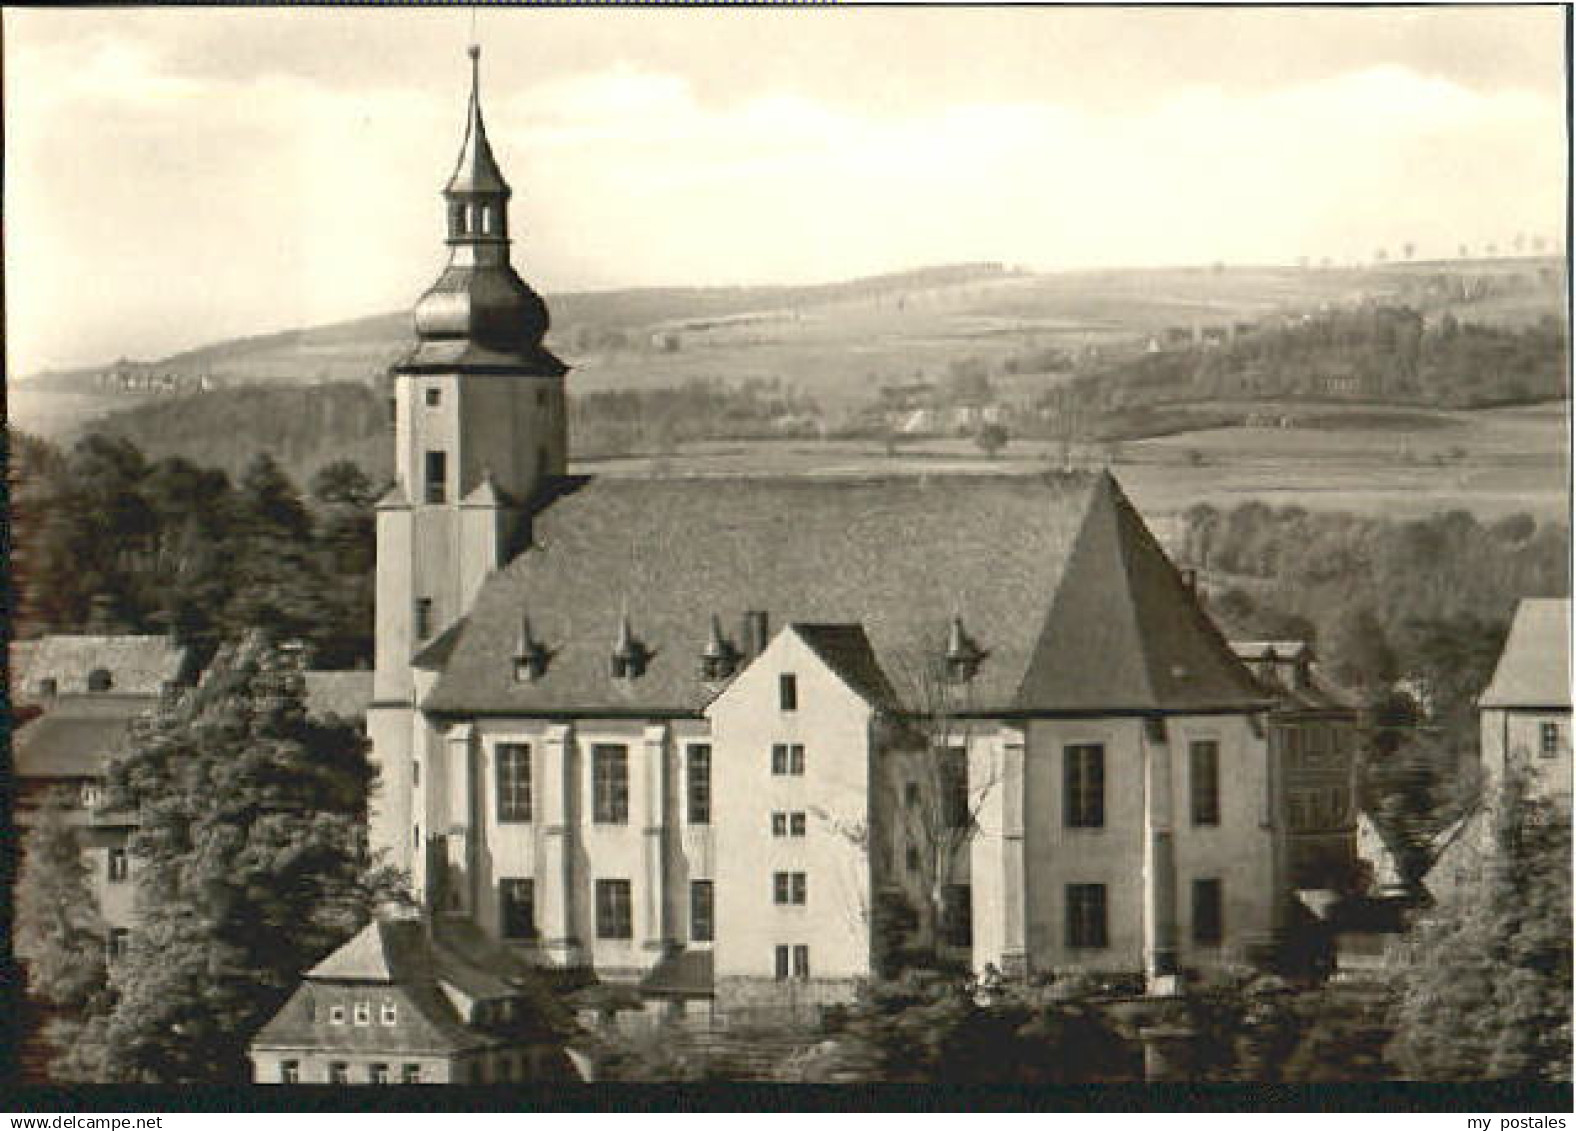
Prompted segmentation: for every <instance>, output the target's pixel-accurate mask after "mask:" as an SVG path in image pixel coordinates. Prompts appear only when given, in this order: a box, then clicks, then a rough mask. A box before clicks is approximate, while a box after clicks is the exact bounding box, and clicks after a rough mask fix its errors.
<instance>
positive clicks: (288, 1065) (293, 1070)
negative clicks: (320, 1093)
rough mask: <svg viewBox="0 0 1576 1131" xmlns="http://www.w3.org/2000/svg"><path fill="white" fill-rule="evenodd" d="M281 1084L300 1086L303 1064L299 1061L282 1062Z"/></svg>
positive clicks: (280, 1071)
mask: <svg viewBox="0 0 1576 1131" xmlns="http://www.w3.org/2000/svg"><path fill="white" fill-rule="evenodd" d="M279 1082H280V1083H281V1084H299V1083H300V1082H301V1062H300V1061H299V1060H281V1061H280V1062H279Z"/></svg>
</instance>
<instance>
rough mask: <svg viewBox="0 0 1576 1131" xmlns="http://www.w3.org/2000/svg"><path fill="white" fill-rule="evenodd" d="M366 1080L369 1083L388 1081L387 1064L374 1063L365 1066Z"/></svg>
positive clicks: (384, 1082)
mask: <svg viewBox="0 0 1576 1131" xmlns="http://www.w3.org/2000/svg"><path fill="white" fill-rule="evenodd" d="M367 1082H368V1083H370V1084H387V1083H388V1082H389V1066H388V1065H386V1064H374V1065H371V1066H370V1067H368V1068H367Z"/></svg>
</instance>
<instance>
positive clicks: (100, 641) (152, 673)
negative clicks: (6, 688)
mask: <svg viewBox="0 0 1576 1131" xmlns="http://www.w3.org/2000/svg"><path fill="white" fill-rule="evenodd" d="M189 655H190V654H189V650H188V649H187V648H185V647H184V646H182V645H179V644H177V643H175V641H173V640H172V639H170V638H169V637H168V636H132V635H128V634H113V635H104V634H89V633H81V634H76V633H73V634H66V633H57V634H54V635H50V636H44V637H40V638H39V639H37V640H32V641H29V642H27V644H26V645H25V646H19V645H12V647H11V682H12V685H13V686H14V687H15V688H17V690H18V692H19V693H20V694H19V697H21V696H27V697H32V696H34V695H35V694H36V692H37V686H38V683H39V681H40V680H43V679H53V680H54V681H55V683H56V686H57V692H58V693H59V694H62V695H66V694H71V693H75V692H81V691H87V690H88V675H89V673H91V672H93V671H95V670H99V669H102V670H104V671H107V672H109V674H110V678H111V690H112V691H113V692H114V693H115V694H117V695H143V696H156V695H158V694H160V692H162V691H163V689H164V685H165V684H167V683H178V682H180V681H181V680H182V679H184V678H185V677H186V676H187V674H188V673H187V663H188V659H189Z"/></svg>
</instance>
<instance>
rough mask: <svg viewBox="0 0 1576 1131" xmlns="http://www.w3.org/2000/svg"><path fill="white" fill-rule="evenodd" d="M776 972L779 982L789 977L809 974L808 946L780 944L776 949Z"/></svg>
mask: <svg viewBox="0 0 1576 1131" xmlns="http://www.w3.org/2000/svg"><path fill="white" fill-rule="evenodd" d="M774 957H775V959H776V963H775V966H776V972H777V980H778V981H779V982H782V981H786V980H787V979H789V978H808V977H809V976H810V948H809V947H807V946H780V947H778V948H777V949H776V952H775V955H774Z"/></svg>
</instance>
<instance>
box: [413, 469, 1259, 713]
mask: <svg viewBox="0 0 1576 1131" xmlns="http://www.w3.org/2000/svg"><path fill="white" fill-rule="evenodd" d="M532 533H533V541H534V545H533V546H532V547H531V548H530V549H528V550H527V551H525V552H524V553H522V554H521V555H520V556H519V557H517V558H516V559H515V560H514V561H513V562H511V563H509V564H508V565H507V566H505V567H504V568H503V569H501V570H499V571H497V572H496V573H494V574H493V575H492V576H491V577H489V578H488V580H487V582H486V583H485V584H484V585H483V587H482V589H481V592H480V593H479V594H478V596H477V599H476V602H475V604H474V606H473V607H472V609H471V612H470V615H469V616H468V618H467V619H466V621H465V623H464V625H463V627H462V628H461V629H460V630H459V634H458V639H457V640H456V641H455V643H454V645H453V649H452V652H451V653H450V655H449V656H448V658H447V661H446V663H445V665H444V668H443V671H442V673H441V675H440V677H439V679H438V682H437V685H436V687H435V688H434V689H433V692H432V693H431V695H430V696H429V697H428V698H427V700H426V702H425V703H424V706H425V707H426V709H428V710H430V711H434V712H438V713H445V714H455V715H465V714H520V715H531V714H544V713H545V714H553V713H563V714H597V713H600V714H644V715H650V714H658V713H668V714H698V713H699V711H700V710H701V709H702V708H703V707H704V705H705V704H706V703H707V702H709V701H710V699H711V698H712V697H713V695H714V694H715V692H716V687H715V685H714V684H711V685H708V684H707V683H706V682H705V681H704V680H703V679H702V673H701V667H700V656H701V653H702V651H703V649H704V648H705V645H706V640H707V637H708V634H709V631H710V624H711V618H712V617H713V616H718V617H720V618H721V619H722V621H723V623H724V625H737V624H738V623H739V622H740V620H741V619H742V617H743V615H744V613H745V612H746V611H748V610H752V609H759V610H765V611H766V612H767V613H768V615H769V616H770V618H771V620H772V621H773V622H774V623H775V624H784V623H809V624H823V625H845V626H846V625H858V626H860V628H861V630H862V633H863V635H864V636H865V637H866V640H867V642H868V648H869V649H870V651H871V652H872V654H873V656H874V657H875V658H877V659H878V661H879V663H876V664H874V665H873V666H874V667H876V668H877V669H880V668H885V669H886V670H889V671H896V670H906V669H907V668H908V667H911V666H916V665H918V664H920V663H923V662H925V661H927V660H929V659H933V658H935V657H939V656H940V655H941V654H942V652H943V650H944V649H945V646H946V639H947V630H948V626H949V624H950V622H951V620H952V619H953V617H954V616H957V617H961V618H962V620H963V621H964V623H966V624H967V625H968V627H969V632H970V635H971V636H972V637H973V638H974V640H975V641H976V642H977V643H978V645H979V646H980V648H981V649H982V650H983V651H984V652H985V653H986V658H985V659H984V661H983V663H982V664H981V665H980V667H979V669H978V672H977V674H976V675H975V677H974V679H973V680H972V681H971V682H970V684H969V686H968V694H969V701H970V709H971V710H973V711H975V712H979V713H984V712H991V713H999V712H1008V711H1027V712H1033V711H1056V710H1073V711H1079V710H1111V709H1128V710H1139V711H1145V710H1155V709H1164V710H1180V709H1192V708H1230V709H1237V708H1249V707H1252V706H1257V705H1262V704H1263V701H1264V699H1265V696H1264V694H1263V692H1262V691H1261V690H1260V689H1259V688H1258V687H1257V686H1255V685H1254V683H1253V681H1252V679H1251V677H1250V676H1249V675H1248V673H1247V672H1246V671H1245V669H1243V668H1242V666H1241V665H1240V664H1238V663H1237V661H1236V659H1235V657H1233V656H1232V655H1231V652H1230V650H1229V649H1228V648H1227V647H1226V644H1225V642H1224V641H1223V640H1222V639H1221V638H1220V635H1219V633H1218V632H1216V630H1215V629H1214V627H1213V626H1212V625H1211V624H1210V623H1209V621H1208V619H1207V618H1205V617H1204V615H1203V614H1202V613H1201V612H1200V611H1199V610H1198V608H1197V605H1196V604H1195V602H1194V601H1193V598H1192V596H1191V594H1189V592H1188V591H1187V588H1186V586H1185V585H1184V584H1183V582H1182V580H1181V579H1180V577H1179V576H1178V575H1177V573H1176V571H1175V570H1174V569H1173V568H1172V566H1171V564H1170V563H1169V562H1168V561H1167V560H1166V558H1165V556H1164V554H1163V553H1162V552H1161V550H1160V548H1159V546H1158V545H1156V544H1155V542H1154V540H1153V538H1151V537H1150V536H1149V534H1148V532H1147V530H1146V529H1145V528H1144V525H1143V522H1142V520H1141V519H1139V517H1138V515H1137V514H1136V512H1134V511H1133V509H1132V507H1131V506H1130V505H1129V504H1128V503H1127V501H1126V499H1125V498H1123V497H1122V494H1121V491H1120V489H1119V488H1118V487H1117V485H1116V483H1115V481H1114V480H1112V479H1111V478H1110V477H1109V476H1108V475H1101V476H1094V475H1090V474H1087V473H1059V472H1048V473H1042V474H1037V475H1028V476H1008V475H1001V476H995V475H991V476H984V475H945V476H927V477H903V478H843V477H816V478H761V479H730V480H729V481H728V482H727V483H726V484H719V483H718V482H717V481H716V480H714V479H706V478H672V479H652V480H635V479H599V480H592V481H590V482H588V483H585V484H581V485H578V486H574V487H571V488H570V489H568V490H566V491H565V492H564V494H562V495H561V496H560V497H559V498H558V499H557V500H556V501H554V502H553V503H552V505H551V506H549V507H547V508H546V509H545V510H544V511H542V512H541V513H539V514H538V515H537V516H536V518H535V520H534V523H533V531H532ZM527 608H528V609H529V611H530V615H531V623H532V629H533V633H534V635H535V637H536V639H537V640H539V641H540V642H541V643H542V644H543V645H544V646H545V647H546V648H547V649H548V650H549V651H550V653H551V658H550V660H549V662H548V664H547V667H546V670H545V672H544V673H543V674H542V676H541V677H540V678H537V679H534V680H531V681H526V682H521V681H517V680H516V679H515V675H514V664H513V663H512V652H513V651H514V649H515V647H516V644H517V640H516V638H517V635H518V633H517V628H518V625H519V624H520V618H521V616H522V615H523V614H524V613H525V611H526V610H527ZM626 611H627V613H628V616H629V618H630V621H631V623H632V625H633V629H634V632H635V634H636V635H637V636H638V637H639V638H640V639H641V641H642V642H643V643H644V644H645V645H647V646H648V647H649V648H650V649H651V650H652V655H651V657H650V661H649V663H648V664H647V666H646V668H645V671H644V674H642V675H641V676H640V677H638V678H635V679H622V678H615V677H614V676H613V675H612V673H611V664H610V655H611V651H612V644H613V640H614V637H615V633H616V632H617V629H618V624H619V618H620V615H621V614H622V613H624V612H626ZM426 658H427V657H425V656H424V657H423V659H426Z"/></svg>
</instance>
